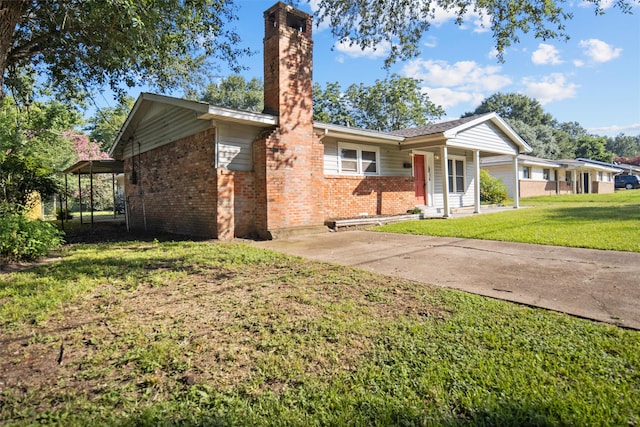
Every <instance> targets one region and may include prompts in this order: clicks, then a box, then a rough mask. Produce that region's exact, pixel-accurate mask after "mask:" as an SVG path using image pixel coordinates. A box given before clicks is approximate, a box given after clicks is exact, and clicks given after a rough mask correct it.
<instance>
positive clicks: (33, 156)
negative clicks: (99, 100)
mask: <svg viewBox="0 0 640 427" xmlns="http://www.w3.org/2000/svg"><path fill="white" fill-rule="evenodd" d="M79 123H80V116H79V114H78V113H77V112H76V111H74V110H70V109H69V108H67V107H65V106H64V105H63V104H61V103H59V102H49V103H46V104H45V103H42V102H35V103H33V104H32V105H31V106H30V107H29V109H28V112H27V111H23V110H21V109H20V108H19V106H18V105H17V104H16V103H15V101H14V100H13V98H11V97H5V99H4V100H3V101H2V102H1V103H0V202H4V203H6V204H8V205H11V206H13V208H14V210H17V211H20V210H21V209H23V208H26V207H27V206H28V205H29V202H30V197H31V194H32V193H33V192H38V193H40V195H41V196H42V197H47V196H50V195H53V194H54V193H56V192H57V190H58V188H59V184H60V181H59V178H57V177H55V176H54V174H55V173H56V172H59V171H60V170H62V169H64V167H66V166H68V165H69V164H71V162H73V161H74V159H75V156H74V153H73V150H72V147H71V143H70V141H69V140H68V139H66V138H64V136H63V132H64V131H65V130H68V129H70V128H72V127H74V126H75V125H77V124H79Z"/></svg>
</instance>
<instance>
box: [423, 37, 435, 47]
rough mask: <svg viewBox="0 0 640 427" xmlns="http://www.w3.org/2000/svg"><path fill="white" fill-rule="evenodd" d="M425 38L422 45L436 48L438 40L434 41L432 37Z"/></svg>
mask: <svg viewBox="0 0 640 427" xmlns="http://www.w3.org/2000/svg"><path fill="white" fill-rule="evenodd" d="M425 38H426V40H425V41H424V43H423V44H424V46H425V47H436V46H438V39H436V38H435V37H434V36H427V37H425Z"/></svg>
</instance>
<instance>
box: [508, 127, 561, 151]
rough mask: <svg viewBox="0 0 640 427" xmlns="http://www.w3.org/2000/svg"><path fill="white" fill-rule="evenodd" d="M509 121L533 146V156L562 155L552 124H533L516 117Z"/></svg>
mask: <svg viewBox="0 0 640 427" xmlns="http://www.w3.org/2000/svg"><path fill="white" fill-rule="evenodd" d="M508 122H509V125H510V126H511V127H512V128H513V130H515V131H516V133H517V134H518V135H520V137H522V139H524V140H525V141H526V142H527V143H528V144H529V145H530V146H531V148H532V149H533V151H532V152H531V155H532V156H536V157H542V158H545V159H557V158H559V157H560V147H559V146H558V143H557V141H556V137H555V135H554V130H553V129H552V128H551V127H550V126H544V125H538V126H531V125H529V124H527V123H524V122H522V121H520V120H515V119H511V120H508Z"/></svg>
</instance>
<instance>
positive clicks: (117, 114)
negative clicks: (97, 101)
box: [85, 96, 135, 152]
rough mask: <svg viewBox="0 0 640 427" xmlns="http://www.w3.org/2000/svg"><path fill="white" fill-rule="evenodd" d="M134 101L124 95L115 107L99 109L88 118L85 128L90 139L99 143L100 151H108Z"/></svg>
mask: <svg viewBox="0 0 640 427" xmlns="http://www.w3.org/2000/svg"><path fill="white" fill-rule="evenodd" d="M134 103H135V99H133V98H132V97H130V96H125V97H123V98H122V99H121V101H120V103H119V104H118V105H116V106H115V107H107V108H103V109H100V110H98V111H96V113H95V115H94V116H93V117H91V118H89V120H88V121H87V126H86V127H85V130H86V131H88V132H89V139H90V140H91V141H95V142H97V143H99V144H100V145H101V149H102V151H107V152H108V151H109V149H110V148H111V145H112V144H113V143H114V142H115V140H116V136H117V135H118V132H120V128H121V127H122V125H123V124H124V122H125V121H126V120H127V117H128V116H129V112H130V111H131V108H132V107H133V104H134Z"/></svg>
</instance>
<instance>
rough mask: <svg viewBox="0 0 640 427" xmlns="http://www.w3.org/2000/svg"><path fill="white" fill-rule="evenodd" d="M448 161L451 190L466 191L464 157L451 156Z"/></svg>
mask: <svg viewBox="0 0 640 427" xmlns="http://www.w3.org/2000/svg"><path fill="white" fill-rule="evenodd" d="M447 162H448V167H449V192H450V193H464V181H465V180H464V170H465V167H464V166H465V165H464V163H465V161H464V158H455V157H450V158H449V160H447Z"/></svg>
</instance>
